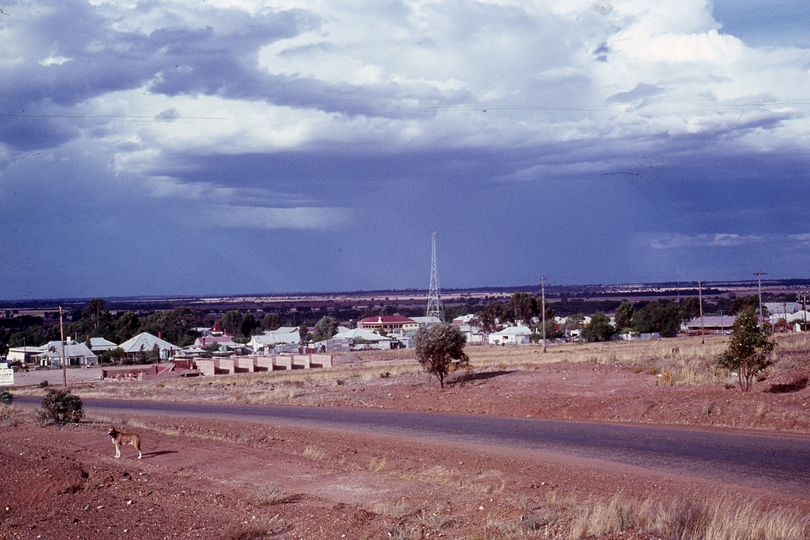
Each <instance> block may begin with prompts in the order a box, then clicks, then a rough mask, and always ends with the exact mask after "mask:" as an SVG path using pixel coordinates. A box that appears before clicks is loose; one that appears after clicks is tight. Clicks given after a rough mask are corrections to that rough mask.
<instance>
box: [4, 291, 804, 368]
mask: <svg viewBox="0 0 810 540" xmlns="http://www.w3.org/2000/svg"><path fill="white" fill-rule="evenodd" d="M533 293H534V291H532V293H529V292H515V293H513V294H512V296H511V297H509V298H495V297H485V298H473V297H470V298H468V299H467V300H466V302H464V303H458V302H456V303H452V304H448V305H445V308H444V309H445V319H446V320H451V319H453V318H455V317H459V316H462V315H475V316H476V322H477V323H478V324H479V325H481V326H484V327H485V328H487V329H492V328H495V321H496V320H497V321H500V322H501V323H502V324H503V323H512V322H521V321H522V322H526V323H528V321H530V320H531V319H532V318H533V317H540V316H541V314H542V312H541V305H542V299H541V298H539V296H537V295H536V294H533ZM730 296H731V297H730V298H727V297H724V296H714V297H711V296H708V295H704V302H703V312H704V314H705V315H710V314H720V313H721V312H722V313H725V314H733V313H735V311H737V310H739V306H740V305H742V304H744V303H748V304H750V303H751V302H754V301H755V300H758V299H757V298H756V297H739V298H737V297H734V295H730ZM762 297H763V302H795V301H797V300H798V299H797V298H796V295H795V294H784V295H776V294H771V293H763V295H762ZM130 302H131V303H130V304H128V305H129V306H130V307H134V306H135V305H137V306H138V309H132V310H124V309H122V306H123V305H127V304H125V303H123V304H122V303H118V302H113V303H111V305H114V306H115V308H116V309H115V311H111V310H110V307H109V306H108V303H107V302H106V301H105V300H104V299H102V298H95V299H92V300H89V301H88V302H86V304H84V305H75V304H74V305H73V306H71V307H69V308H68V309H67V310H66V311H65V313H64V331H65V336H66V337H72V338H74V339H76V340H77V341H84V340H86V339H87V338H89V337H103V338H105V339H108V340H109V341H112V342H114V343H118V344H120V343H123V342H124V341H126V340H128V339H130V338H131V337H133V336H135V335H137V334H139V333H140V332H149V333H151V334H153V335H158V334H160V335H162V336H163V339H165V340H167V341H169V342H171V343H174V344H175V345H178V346H181V347H185V346H187V345H190V344H192V343H194V341H195V340H196V338H197V337H199V335H200V332H199V331H198V330H197V329H198V328H211V327H213V325H214V324H215V323H216V322H219V323H220V325H221V326H222V329H223V330H224V331H226V332H228V333H229V334H233V335H234V336H236V338H237V339H238V340H242V341H247V340H248V339H249V338H250V336H251V335H253V334H257V333H262V332H264V331H266V330H274V329H276V328H278V327H280V326H294V327H301V326H306V327H314V326H315V325H316V324H317V323H318V321H320V320H321V319H323V318H324V317H329V318H331V319H334V320H335V321H336V322H337V323H339V324H342V325H347V326H354V325H356V324H357V321H359V320H361V319H364V318H366V317H376V316H381V315H394V314H399V315H405V316H407V317H415V316H423V315H424V314H425V308H423V307H414V306H413V305H408V306H400V305H398V304H397V303H396V302H393V301H391V302H389V301H387V299H385V298H380V299H377V300H375V302H374V303H370V304H369V305H368V306H364V307H358V306H348V305H339V304H333V305H328V306H323V305H320V306H316V307H313V306H310V305H301V304H300V303H295V302H288V303H285V304H276V303H273V304H268V305H266V306H260V307H251V308H248V309H228V310H222V309H221V308H214V309H207V310H204V309H199V308H198V309H194V308H190V307H171V301H169V300H161V301H156V303H157V304H160V305H161V306H164V308H162V309H154V310H149V309H144V305H143V303H140V302H134V301H130ZM623 303H626V304H629V305H630V306H631V307H632V308H633V313H638V314H640V315H639V317H641V318H640V319H638V320H645V317H646V318H647V319H651V320H658V319H660V318H661V315H660V313H659V314H658V315H654V313H653V312H659V311H661V309H663V310H664V311H666V310H668V313H670V319H673V320H674V319H675V317H676V316H677V317H679V318H680V319H683V320H686V319H688V318H691V317H694V316H697V314H698V312H699V305H698V299H697V297H695V296H689V297H684V298H682V299H681V301H680V302H679V303H676V302H668V301H659V300H644V301H639V302H634V303H630V302H626V301H624V300H622V299H600V300H585V299H582V298H575V297H574V298H570V297H568V296H567V295H562V296H561V297H558V298H555V297H551V298H549V297H548V296H547V298H546V319H547V321H548V320H551V319H553V317H554V316H558V317H570V316H573V315H580V314H581V315H588V316H592V315H594V314H596V313H607V314H612V313H614V312H616V310H618V309H619V308H620V306H622V304H623ZM669 304H675V307H667V306H669ZM46 305H47V306H53V301H49V302H47V303H45V302H42V304H41V306H46ZM648 305H652V306H653V307H652V308H647V306H648ZM31 307H38V306H31ZM645 308H647V311H644V310H645ZM653 308H654V309H653ZM659 308H661V309H659ZM625 311H626V309H625ZM0 312H2V314H5V315H6V317H3V318H0V355H5V354H6V353H7V351H8V348H9V347H22V346H24V345H27V346H40V345H43V344H45V343H47V342H49V341H58V340H59V339H60V328H59V313H58V312H47V313H45V316H44V317H37V316H31V315H15V314H14V311H13V310H0ZM642 314H643V315H642ZM651 314H652V315H651ZM648 315H649V317H648ZM631 323H632V320H631ZM640 324H641V326H642V327H643V328H645V329H646V328H650V327H651V325H650V324H646V323H643V324H642V323H640ZM654 326H660V325H659V324H658V323H655V324H652V327H654ZM665 326H666V327H667V328H671V324H670V323H667V324H666V325H665ZM550 329H551V327H550V326H549V330H550ZM541 330H542V329H541Z"/></svg>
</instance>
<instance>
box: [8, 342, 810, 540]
mask: <svg viewBox="0 0 810 540" xmlns="http://www.w3.org/2000/svg"><path fill="white" fill-rule="evenodd" d="M726 341H727V338H724V337H712V338H709V337H707V338H706V343H705V344H701V341H700V338H677V339H668V340H660V341H657V342H631V343H609V344H592V345H586V344H570V345H560V346H554V347H549V349H548V352H547V353H545V354H544V353H543V352H542V349H540V348H538V347H523V348H509V347H485V346H471V347H468V352H469V354H470V357H471V361H472V369H470V370H465V371H462V372H457V373H453V374H451V376H450V377H449V379H450V384H449V385H448V387H447V388H446V389H445V390H444V391H441V390H440V389H439V385H438V381H437V380H436V379H435V378H432V377H430V376H428V375H426V374H424V373H421V372H420V370H419V366H418V364H417V363H416V361H415V360H414V358H413V352H412V351H409V350H400V351H388V352H361V353H354V354H346V355H344V356H341V357H339V358H338V359H337V360H338V361H337V365H336V367H334V368H332V369H330V370H312V371H303V370H300V371H299V370H296V371H292V372H273V373H256V374H239V375H230V376H217V377H215V378H205V377H199V378H191V379H170V380H164V381H151V382H113V381H84V382H79V381H77V382H75V383H74V386H73V388H74V391H75V392H76V393H78V394H79V395H80V396H82V397H83V398H91V397H118V398H137V399H160V400H183V401H192V402H202V401H206V402H239V403H277V404H286V405H290V404H292V405H301V406H316V407H355V408H367V407H370V408H384V409H396V410H414V411H442V412H455V413H460V414H473V415H490V416H511V417H527V416H531V417H534V418H550V419H574V420H589V421H601V422H631V423H652V424H663V425H667V424H669V425H678V426H684V425H688V426H702V427H711V429H753V430H763V431H780V432H785V433H792V434H797V435H798V436H801V437H806V436H807V435H808V433H810V389H808V388H807V378H808V376H810V338H807V337H805V336H801V335H798V336H779V339H778V341H779V346H778V348H777V351H776V355H777V358H778V361H777V362H776V364H775V365H774V366H772V367H771V368H769V370H768V372H767V373H766V374H765V377H764V379H763V380H761V381H760V382H758V383H757V384H756V385H755V386H754V390H753V391H752V392H750V393H742V392H740V391H739V390H738V389H737V388H736V387H735V386H734V384H735V383H736V378H734V377H733V376H731V375H730V374H728V373H726V372H723V371H719V370H717V369H715V368H714V367H713V362H712V360H713V358H714V356H715V355H716V354H718V353H719V352H720V351H721V350H722V349H723V348H724V346H725V343H726ZM32 383H33V381H32ZM14 393H15V395H22V394H29V395H41V394H42V389H41V388H39V387H38V386H35V385H34V386H29V387H26V388H19V389H15V391H14ZM32 418H33V414H32V410H28V409H25V408H22V407H19V406H12V407H10V408H9V407H5V408H4V409H3V411H2V413H0V424H2V426H0V433H2V436H0V437H1V438H0V504H1V505H2V507H0V512H5V513H4V514H0V515H2V516H3V517H2V521H0V537H3V538H26V539H28V538H32V539H34V538H38V537H40V538H57V539H58V538H99V537H106V536H111V537H112V536H120V535H124V534H127V535H131V536H132V537H134V538H135V537H136V538H143V539H152V538H156V539H158V538H161V539H162V538H210V539H219V538H225V539H241V540H247V539H252V538H282V539H293V538H307V539H320V538H399V539H421V538H438V537H442V538H467V539H478V540H484V539H496V538H560V539H562V538H565V539H575V538H599V539H611V540H617V539H619V538H623V539H633V538H635V539H651V538H667V539H670V538H672V539H675V538H678V539H687V538H703V539H707V540H708V539H729V540H730V539H749V538H750V539H771V538H773V539H777V538H795V539H802V538H808V537H810V522H808V518H807V516H808V515H810V501H807V500H797V499H795V498H791V497H789V496H785V495H784V494H781V493H780V492H779V490H778V489H777V490H765V491H752V490H751V489H743V488H740V487H735V486H733V485H727V484H723V483H718V482H716V481H707V480H705V479H702V478H690V477H683V476H678V477H675V476H673V475H667V474H664V473H658V472H655V471H648V470H643V469H640V468H636V467H630V466H620V465H616V464H609V463H604V462H599V461H598V460H580V459H576V458H571V457H566V456H553V455H545V454H543V453H539V452H527V451H521V450H517V449H516V450H506V451H505V450H504V449H503V448H490V447H486V446H476V445H464V444H449V443H439V442H426V441H416V440H410V439H405V438H399V437H394V436H387V435H379V436H378V435H374V436H370V435H369V434H366V433H359V432H344V431H337V430H328V429H314V428H306V429H304V428H294V427H290V426H282V425H267V424H262V425H259V424H250V423H247V422H244V423H242V422H224V421H209V420H203V419H189V418H176V419H170V418H166V417H153V418H149V417H138V418H121V417H116V416H114V415H103V414H97V415H95V416H94V417H89V418H86V419H85V421H84V422H83V423H81V424H79V425H75V426H71V427H67V428H64V429H57V428H42V427H38V426H36V425H35V424H34V422H33V419H32ZM109 424H116V425H119V426H123V427H126V428H127V429H133V430H136V431H138V432H140V433H141V434H142V436H143V437H144V459H143V460H140V461H138V460H137V459H134V458H133V454H134V452H133V451H132V449H131V448H124V449H123V450H122V453H123V457H122V458H121V459H120V460H116V459H114V458H113V457H112V456H113V455H114V450H113V448H112V444H110V442H109V439H108V438H107V437H106V426H107V425H109ZM135 457H136V456H135Z"/></svg>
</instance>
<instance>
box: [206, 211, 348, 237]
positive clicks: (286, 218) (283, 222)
mask: <svg viewBox="0 0 810 540" xmlns="http://www.w3.org/2000/svg"><path fill="white" fill-rule="evenodd" d="M349 215H350V214H349V211H348V210H346V209H344V208H319V207H297V208H264V207H254V206H238V205H220V206H216V207H214V208H213V209H211V210H210V212H209V218H210V220H211V222H212V223H213V224H215V225H218V226H222V227H228V228H251V229H295V230H321V231H328V230H334V229H335V228H336V227H340V226H342V225H344V224H345V223H346V222H347V220H348V219H349Z"/></svg>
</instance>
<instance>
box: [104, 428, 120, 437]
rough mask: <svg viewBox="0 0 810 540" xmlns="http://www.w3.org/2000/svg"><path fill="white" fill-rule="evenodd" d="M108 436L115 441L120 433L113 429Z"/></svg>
mask: <svg viewBox="0 0 810 540" xmlns="http://www.w3.org/2000/svg"><path fill="white" fill-rule="evenodd" d="M107 435H109V436H110V437H111V438H113V439H114V438H116V437H117V436H118V431H116V429H115V428H114V427H111V428H110V431H108V432H107Z"/></svg>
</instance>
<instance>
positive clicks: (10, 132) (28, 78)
mask: <svg viewBox="0 0 810 540" xmlns="http://www.w3.org/2000/svg"><path fill="white" fill-rule="evenodd" d="M40 7H41V12H39V13H37V14H32V13H29V14H28V18H29V19H31V20H26V21H24V22H23V23H21V24H20V25H19V26H17V25H10V26H11V28H10V31H12V32H15V33H16V35H17V36H19V37H20V39H21V40H23V42H22V43H20V44H18V48H19V50H20V54H21V55H22V56H23V58H24V61H22V62H16V63H14V65H12V66H10V67H8V68H6V69H3V70H2V75H3V76H2V77H0V114H2V115H3V118H6V119H9V120H8V121H6V122H4V125H3V127H2V129H0V142H5V143H7V144H9V145H10V146H12V147H14V148H43V147H49V146H53V145H56V144H60V143H62V142H64V141H65V140H66V139H68V138H70V137H72V136H76V134H77V132H76V131H75V130H70V129H67V128H65V127H64V125H63V124H62V123H61V122H59V121H56V120H50V121H49V120H47V119H48V118H74V119H75V118H77V117H83V116H91V117H92V116H93V115H94V113H95V112H94V111H89V112H88V111H81V112H76V111H75V110H72V109H71V106H74V105H76V104H80V103H82V102H84V101H86V100H88V99H91V98H93V97H96V96H101V95H104V94H107V93H109V92H114V91H120V90H129V89H133V88H139V87H142V86H144V85H148V86H150V87H151V90H152V91H154V92H161V93H166V94H170V95H171V94H177V93H183V92H186V93H195V92H202V93H209V94H227V95H231V96H234V97H236V96H247V97H251V98H254V99H259V98H263V97H267V92H266V91H264V90H263V89H266V88H267V87H272V86H273V82H272V81H271V80H270V79H268V78H267V77H264V76H263V75H262V74H260V73H258V71H257V69H258V68H257V66H256V58H255V57H256V53H257V51H258V49H259V47H261V46H262V45H266V44H269V43H272V42H273V41H276V40H278V39H283V38H289V37H292V36H295V35H297V34H298V33H299V32H301V31H302V30H304V29H309V28H312V27H313V26H315V25H316V24H317V20H316V19H315V18H314V17H312V16H309V15H306V14H305V13H303V12H301V11H287V12H280V13H267V14H264V15H256V16H250V15H248V14H246V13H244V12H241V11H227V10H226V11H223V12H221V13H220V14H219V15H218V19H217V20H216V22H214V21H212V24H215V25H217V29H215V28H214V27H212V26H206V27H203V28H195V27H191V26H188V25H182V24H181V25H178V26H176V27H172V28H158V29H156V30H155V31H153V32H151V33H150V34H145V33H143V32H136V31H123V30H116V29H115V25H116V23H117V20H116V19H115V18H111V17H108V16H102V14H101V10H100V8H95V7H93V6H92V5H91V4H89V3H87V2H84V1H81V0H67V1H59V2H50V3H49V2H46V3H44V4H42V5H41V6H40ZM152 7H154V5H153V4H150V3H142V4H139V5H138V7H137V10H138V11H140V12H148V11H149V10H150V9H151V8H152ZM104 9H106V10H110V9H111V8H110V7H109V6H106V7H104ZM20 16H22V15H20ZM0 22H3V21H0ZM7 24H9V23H7ZM42 118H45V120H41V119H42ZM31 119H39V120H31ZM74 123H75V120H74Z"/></svg>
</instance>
